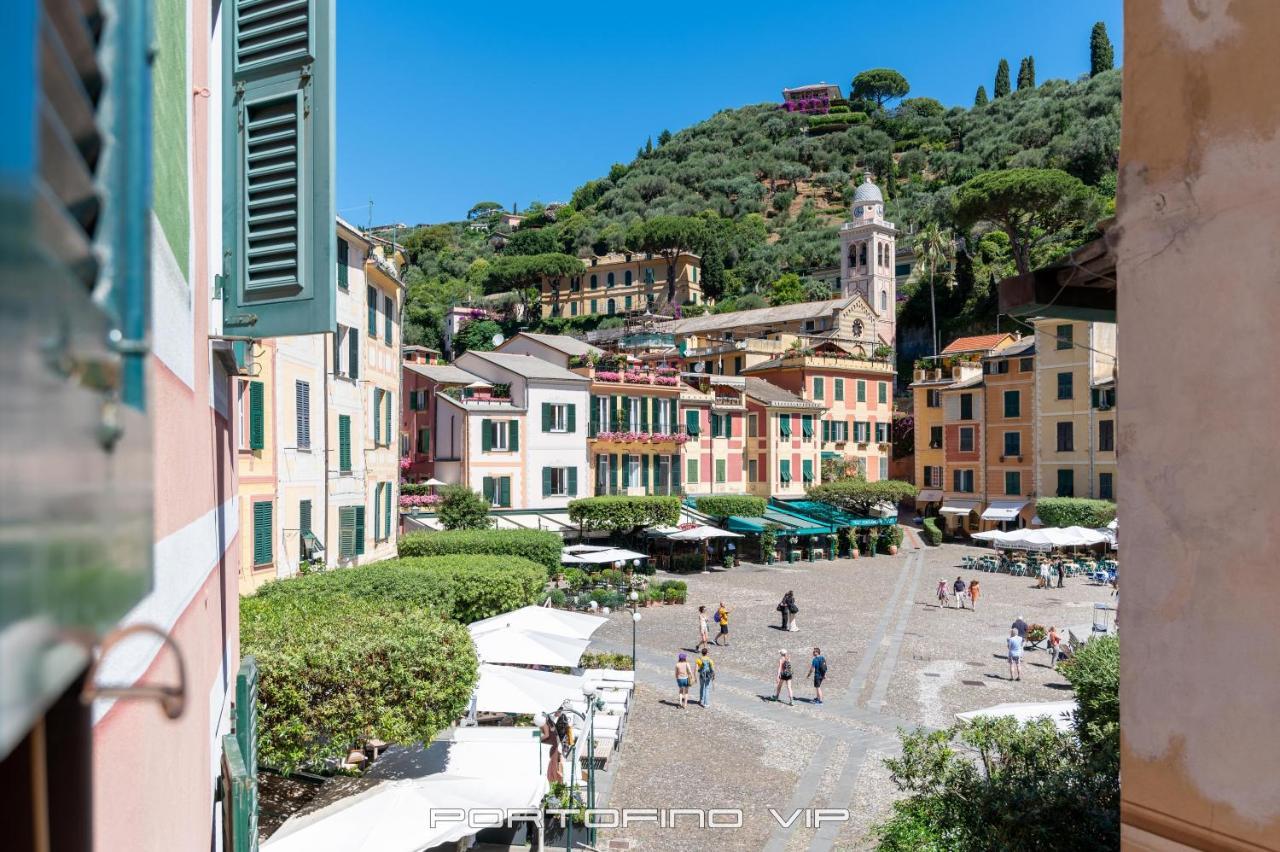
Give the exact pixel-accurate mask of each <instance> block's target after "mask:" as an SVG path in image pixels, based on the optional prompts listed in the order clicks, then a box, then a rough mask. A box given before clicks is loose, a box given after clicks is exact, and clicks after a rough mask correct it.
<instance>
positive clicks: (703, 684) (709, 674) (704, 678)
mask: <svg viewBox="0 0 1280 852" xmlns="http://www.w3.org/2000/svg"><path fill="white" fill-rule="evenodd" d="M715 679H716V664H715V662H714V661H712V659H711V658H710V657H709V656H707V649H706V648H703V649H702V656H700V657H698V703H699V704H701V705H702V706H703V707H710V706H711V682H712V681H714V680H715Z"/></svg>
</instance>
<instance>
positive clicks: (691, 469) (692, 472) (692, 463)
mask: <svg viewBox="0 0 1280 852" xmlns="http://www.w3.org/2000/svg"><path fill="white" fill-rule="evenodd" d="M684 481H685V482H688V483H695V482H697V481H698V460H697V459H688V460H687V461H686V464H685V474H684Z"/></svg>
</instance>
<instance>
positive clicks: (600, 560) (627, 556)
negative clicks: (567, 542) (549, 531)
mask: <svg viewBox="0 0 1280 852" xmlns="http://www.w3.org/2000/svg"><path fill="white" fill-rule="evenodd" d="M566 557H568V558H569V559H570V560H571V561H565V558H566ZM633 559H648V557H647V556H646V555H645V554H643V553H636V552H635V551H634V550H627V549H625V548H621V547H606V548H604V549H603V550H587V551H578V552H576V553H562V554H561V561H562V562H564V564H566V565H606V564H612V563H614V562H630V561H631V560H633Z"/></svg>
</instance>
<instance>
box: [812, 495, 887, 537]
mask: <svg viewBox="0 0 1280 852" xmlns="http://www.w3.org/2000/svg"><path fill="white" fill-rule="evenodd" d="M786 505H787V506H788V507H789V508H793V509H794V510H795V511H797V512H803V513H804V514H805V515H807V516H809V517H810V518H814V519H815V520H818V521H821V522H822V523H824V524H830V525H831V526H833V527H887V526H893V525H894V524H896V523H897V522H898V510H897V507H896V506H894V505H893V504H891V503H882V504H880V506H879V507H878V508H879V509H880V511H882V512H890V513H889V514H885V515H882V516H880V517H874V518H860V517H858V516H857V515H850V514H849V513H848V512H845V511H843V510H841V509H837V508H836V507H835V506H832V505H829V504H827V503H821V502H818V501H817V500H788V501H787V504H786ZM890 510H891V511H890ZM873 511H874V510H873ZM826 532H828V533H829V532H830V530H827V531H826Z"/></svg>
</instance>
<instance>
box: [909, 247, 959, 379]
mask: <svg viewBox="0 0 1280 852" xmlns="http://www.w3.org/2000/svg"><path fill="white" fill-rule="evenodd" d="M913 248H914V249H915V253H916V260H917V261H919V263H920V268H921V269H922V270H923V271H924V272H925V273H926V274H927V275H928V276H929V317H930V320H931V322H932V324H933V357H935V358H937V357H938V309H937V307H936V305H935V303H934V297H933V283H934V281H935V280H940V281H942V282H943V283H944V284H945V283H948V282H950V281H952V280H954V278H955V272H954V271H953V270H952V259H953V258H954V256H955V243H954V242H953V241H952V239H951V232H950V231H944V230H943V229H942V228H939V227H938V223H937V222H930V223H929V224H927V225H925V226H924V227H923V228H921V229H920V233H918V234H916V239H915V244H914V246H913Z"/></svg>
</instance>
